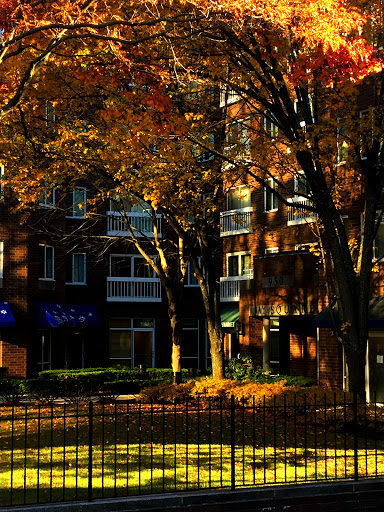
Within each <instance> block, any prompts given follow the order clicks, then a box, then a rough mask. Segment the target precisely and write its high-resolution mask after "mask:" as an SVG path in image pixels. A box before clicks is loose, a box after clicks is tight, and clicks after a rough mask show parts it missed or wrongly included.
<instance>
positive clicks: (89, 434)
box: [88, 400, 93, 501]
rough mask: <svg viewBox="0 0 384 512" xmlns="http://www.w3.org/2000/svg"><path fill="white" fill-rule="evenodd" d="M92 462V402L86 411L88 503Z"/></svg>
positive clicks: (90, 492)
mask: <svg viewBox="0 0 384 512" xmlns="http://www.w3.org/2000/svg"><path fill="white" fill-rule="evenodd" d="M92 462H93V402H92V400H90V402H89V409H88V501H92Z"/></svg>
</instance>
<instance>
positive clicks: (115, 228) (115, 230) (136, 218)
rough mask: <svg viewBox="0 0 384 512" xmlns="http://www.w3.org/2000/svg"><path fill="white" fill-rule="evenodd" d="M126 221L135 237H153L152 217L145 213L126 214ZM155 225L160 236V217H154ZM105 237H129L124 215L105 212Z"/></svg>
mask: <svg viewBox="0 0 384 512" xmlns="http://www.w3.org/2000/svg"><path fill="white" fill-rule="evenodd" d="M126 215H127V220H128V221H129V223H130V224H131V226H132V228H133V231H134V233H135V235H136V236H148V237H153V236H154V235H153V221H152V217H151V216H150V215H149V214H147V213H140V212H127V214H126ZM156 225H157V230H158V232H159V236H161V215H156ZM107 235H108V236H129V229H128V226H127V223H126V219H125V217H124V215H122V214H121V213H120V212H107Z"/></svg>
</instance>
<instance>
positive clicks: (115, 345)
mask: <svg viewBox="0 0 384 512" xmlns="http://www.w3.org/2000/svg"><path fill="white" fill-rule="evenodd" d="M109 357H111V358H116V357H119V358H126V359H131V331H109Z"/></svg>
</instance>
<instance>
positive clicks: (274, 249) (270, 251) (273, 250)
mask: <svg viewBox="0 0 384 512" xmlns="http://www.w3.org/2000/svg"><path fill="white" fill-rule="evenodd" d="M278 252H279V248H278V247H268V249H265V254H276V253H278Z"/></svg>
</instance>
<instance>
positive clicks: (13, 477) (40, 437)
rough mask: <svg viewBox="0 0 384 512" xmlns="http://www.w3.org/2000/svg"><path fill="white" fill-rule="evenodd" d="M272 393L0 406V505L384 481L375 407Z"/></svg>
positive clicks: (315, 395)
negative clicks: (347, 480)
mask: <svg viewBox="0 0 384 512" xmlns="http://www.w3.org/2000/svg"><path fill="white" fill-rule="evenodd" d="M200 382H201V381H200ZM186 385H187V384H184V385H183V386H186ZM201 386H207V384H206V383H205V384H201ZM269 386H270V385H269ZM275 386H276V385H275ZM175 387H177V386H175ZM213 388H214V389H215V386H213ZM266 389H267V388H266ZM275 391H276V393H275V394H273V393H270V394H269V396H266V397H264V396H262V395H261V390H260V394H259V395H256V396H255V397H251V396H250V395H249V396H247V397H246V398H245V399H244V400H243V399H241V398H240V397H239V396H238V397H237V398H236V399H235V398H233V399H229V400H228V399H227V397H226V396H224V395H223V396H208V394H207V393H205V394H201V395H198V394H197V395H195V396H194V397H193V396H192V395H190V398H189V399H187V400H181V399H178V400H176V401H173V402H172V401H170V402H168V403H166V402H164V401H163V403H115V404H105V403H83V404H63V405H50V406H44V405H35V406H14V407H8V406H2V407H1V408H0V505H8V504H23V503H36V502H53V501H66V500H73V499H87V498H88V497H89V493H90V494H91V496H92V498H101V497H107V496H119V495H127V494H128V495H135V494H144V493H151V492H171V491H178V490H186V489H199V488H225V487H244V486H251V485H252V486H253V485H269V484H275V483H288V482H304V481H316V480H319V481H320V480H326V479H331V480H335V479H345V478H354V477H355V471H356V468H358V473H359V476H361V477H366V476H369V477H376V476H382V475H384V428H383V424H384V417H383V412H382V411H381V409H380V408H377V407H375V406H368V405H366V404H364V403H361V404H357V403H355V404H354V403H353V397H352V395H344V394H343V393H342V392H331V391H327V392H324V390H321V389H319V388H313V389H312V388H311V389H310V390H297V389H293V388H286V387H285V388H284V387H283V386H281V385H279V388H277V387H275ZM355 441H356V443H357V444H355ZM356 457H357V458H356ZM9 489H11V492H9Z"/></svg>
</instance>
